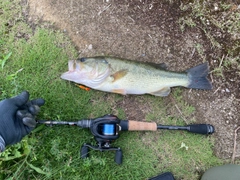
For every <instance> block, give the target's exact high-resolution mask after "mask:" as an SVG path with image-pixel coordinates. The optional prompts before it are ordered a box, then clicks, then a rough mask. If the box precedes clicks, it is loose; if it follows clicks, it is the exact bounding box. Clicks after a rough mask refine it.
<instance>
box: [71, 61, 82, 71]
mask: <svg viewBox="0 0 240 180" xmlns="http://www.w3.org/2000/svg"><path fill="white" fill-rule="evenodd" d="M76 69H79V70H81V69H82V68H81V64H80V63H79V62H77V61H76V60H69V61H68V72H73V71H75V70H76Z"/></svg>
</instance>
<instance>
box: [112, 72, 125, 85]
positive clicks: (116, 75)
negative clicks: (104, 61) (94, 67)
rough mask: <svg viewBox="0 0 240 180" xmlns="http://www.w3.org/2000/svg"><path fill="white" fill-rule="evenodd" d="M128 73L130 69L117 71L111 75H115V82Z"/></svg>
mask: <svg viewBox="0 0 240 180" xmlns="http://www.w3.org/2000/svg"><path fill="white" fill-rule="evenodd" d="M127 73H128V70H126V69H123V70H120V71H117V72H115V73H114V74H112V75H111V77H113V82H115V81H117V80H119V79H121V78H122V77H124V76H125V75H126V74H127Z"/></svg>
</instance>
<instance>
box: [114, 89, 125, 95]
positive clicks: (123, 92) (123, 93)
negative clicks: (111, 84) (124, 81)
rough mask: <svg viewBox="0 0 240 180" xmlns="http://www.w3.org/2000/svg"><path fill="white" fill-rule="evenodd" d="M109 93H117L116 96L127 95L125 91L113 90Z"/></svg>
mask: <svg viewBox="0 0 240 180" xmlns="http://www.w3.org/2000/svg"><path fill="white" fill-rule="evenodd" d="M111 92H113V93H117V94H122V95H126V94H127V92H126V90H125V89H113V90H112V91H111Z"/></svg>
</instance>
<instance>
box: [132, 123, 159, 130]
mask: <svg viewBox="0 0 240 180" xmlns="http://www.w3.org/2000/svg"><path fill="white" fill-rule="evenodd" d="M156 130H157V124H156V123H154V122H150V123H149V122H139V121H131V120H129V121H128V131H156Z"/></svg>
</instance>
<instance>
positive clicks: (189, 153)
mask: <svg viewBox="0 0 240 180" xmlns="http://www.w3.org/2000/svg"><path fill="white" fill-rule="evenodd" d="M0 10H1V12H2V13H1V14H0V22H1V23H0V25H1V26H0V37H1V39H0V60H1V61H0V62H1V63H2V64H3V60H4V59H6V60H4V64H3V66H2V67H3V68H2V69H1V70H0V74H1V75H0V82H1V84H0V91H1V94H0V96H1V99H3V98H6V97H11V96H13V95H16V94H18V93H20V92H21V91H22V90H28V91H29V92H30V94H31V98H37V97H42V98H44V99H45V100H46V104H45V105H44V106H43V107H42V108H41V113H40V114H39V116H38V119H55V120H77V119H83V118H93V117H98V116H102V115H104V114H108V113H114V114H116V115H117V116H119V118H121V119H124V118H125V113H124V110H123V109H120V108H113V106H114V104H115V103H116V102H117V101H121V99H122V96H120V95H116V94H111V95H107V94H106V93H103V92H99V91H94V90H91V91H89V92H87V91H83V90H80V89H79V88H77V87H76V86H74V85H73V84H72V83H69V82H67V81H63V80H61V79H60V74H61V73H62V72H64V71H66V70H67V60H68V59H70V58H74V57H76V56H77V51H76V50H75V49H74V46H73V45H72V44H71V42H70V40H69V39H68V37H67V36H66V34H63V33H61V32H59V31H56V30H52V29H44V28H41V27H37V28H36V30H34V31H33V30H32V29H31V28H30V27H29V25H28V24H27V23H26V22H25V20H24V18H23V17H22V16H21V8H20V5H19V4H18V0H15V1H11V2H7V1H3V0H1V1H0ZM15 17H17V18H15ZM19 34H22V36H21V37H17V35H19ZM26 37H28V38H26ZM9 54H10V55H9ZM180 94H181V91H179V89H176V90H175V91H174V93H173V98H174V100H175V102H174V103H176V104H177V106H178V107H179V108H180V109H181V111H182V113H183V116H184V117H187V118H190V117H191V114H192V113H193V112H194V110H195V109H194V107H192V106H190V105H188V104H186V103H185V102H184V101H183V100H182V98H181V95H180ZM106 96H108V97H109V99H107V100H106ZM136 98H139V97H136ZM146 101H148V102H149V105H150V108H151V109H152V112H151V113H148V114H147V115H146V119H147V120H148V121H155V122H158V123H160V122H161V123H163V124H172V125H184V124H185V122H184V119H183V118H182V115H178V116H177V115H176V116H175V115H169V114H168V113H167V109H168V108H169V107H166V104H165V103H164V99H163V98H159V97H153V96H148V95H146V96H144V97H141V98H139V102H140V103H141V102H142V103H145V102H146ZM174 103H173V104H170V105H171V106H173V105H174ZM191 121H194V120H191ZM85 142H89V143H95V141H94V139H93V137H92V135H91V133H90V132H89V130H85V129H84V130H83V129H79V128H77V127H68V126H54V127H45V126H38V127H37V128H36V129H35V130H34V132H33V133H31V134H30V135H29V136H27V137H25V138H24V139H23V140H22V141H21V143H18V144H16V145H14V146H11V147H8V148H7V150H6V151H5V152H4V153H2V154H1V155H0V160H1V161H0V165H1V166H0V175H1V176H0V178H2V179H71V180H72V179H111V180H112V179H147V178H149V177H152V176H156V175H157V174H160V173H163V172H166V171H171V172H172V173H173V174H174V176H175V177H176V178H177V179H189V180H190V179H196V178H197V177H199V174H201V173H202V172H203V171H204V170H206V169H207V168H209V167H211V166H214V165H217V164H220V163H222V162H221V160H219V159H218V158H217V157H215V156H214V155H213V150H212V147H213V139H212V138H211V137H206V136H200V135H193V134H190V133H187V132H176V131H164V130H161V131H158V132H122V133H121V135H120V138H119V139H118V140H117V141H116V142H115V143H114V144H113V145H114V146H116V147H121V149H122V150H123V155H124V159H123V164H122V165H116V164H115V163H114V153H113V152H104V153H102V152H97V151H90V155H91V156H90V158H89V159H86V160H82V159H80V157H79V149H80V147H81V145H82V144H83V143H85Z"/></svg>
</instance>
